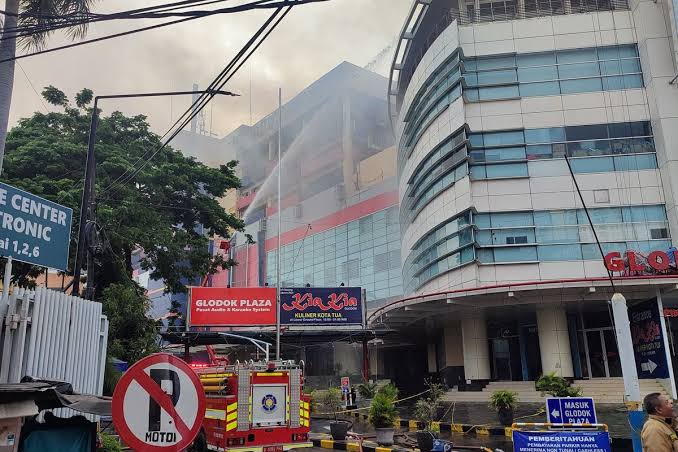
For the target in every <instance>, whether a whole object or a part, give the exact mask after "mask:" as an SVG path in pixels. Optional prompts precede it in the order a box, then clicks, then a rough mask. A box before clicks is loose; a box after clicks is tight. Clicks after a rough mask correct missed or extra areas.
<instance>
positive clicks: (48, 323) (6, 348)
mask: <svg viewBox="0 0 678 452" xmlns="http://www.w3.org/2000/svg"><path fill="white" fill-rule="evenodd" d="M8 301H9V306H8V305H7V303H6V302H3V301H0V320H2V324H1V325H0V344H1V347H0V353H1V354H0V383H16V382H18V381H19V380H21V378H22V377H23V376H25V375H29V376H31V377H35V378H43V379H51V380H59V381H65V382H68V383H71V384H72V385H73V390H75V391H76V392H79V393H83V394H95V395H101V392H102V388H103V383H104V369H105V365H106V347H107V343H108V319H107V318H106V316H105V315H103V314H102V312H101V303H97V302H94V301H90V300H85V299H83V298H78V297H74V296H70V295H67V294H65V293H63V292H57V291H54V290H49V289H44V288H40V289H37V290H35V291H31V290H26V289H17V288H15V289H14V290H13V292H12V294H11V295H10V296H9V300H8Z"/></svg>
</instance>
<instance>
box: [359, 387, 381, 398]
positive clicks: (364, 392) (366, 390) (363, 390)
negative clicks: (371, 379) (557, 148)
mask: <svg viewBox="0 0 678 452" xmlns="http://www.w3.org/2000/svg"><path fill="white" fill-rule="evenodd" d="M376 393H377V385H376V384H374V383H362V384H360V385H358V394H360V397H362V398H363V399H371V398H373V397H374V395H375V394H376Z"/></svg>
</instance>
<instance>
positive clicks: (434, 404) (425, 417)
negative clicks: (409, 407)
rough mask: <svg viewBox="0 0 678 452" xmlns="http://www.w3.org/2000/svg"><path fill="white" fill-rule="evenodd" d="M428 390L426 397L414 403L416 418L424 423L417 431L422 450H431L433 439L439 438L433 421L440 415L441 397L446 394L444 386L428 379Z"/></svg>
mask: <svg viewBox="0 0 678 452" xmlns="http://www.w3.org/2000/svg"><path fill="white" fill-rule="evenodd" d="M426 386H427V387H428V391H427V393H426V397H423V398H421V399H419V400H417V403H416V404H415V405H414V412H413V415H414V418H415V419H416V420H417V421H419V422H421V423H422V424H423V429H421V430H419V431H417V433H416V435H417V443H418V446H419V450H420V451H421V452H430V451H431V449H433V441H434V440H436V439H437V438H438V433H437V432H436V431H434V430H433V428H432V425H433V421H435V420H436V417H437V415H438V406H439V405H440V399H441V398H442V397H443V394H445V390H444V389H443V386H442V385H441V384H438V383H433V382H432V381H426Z"/></svg>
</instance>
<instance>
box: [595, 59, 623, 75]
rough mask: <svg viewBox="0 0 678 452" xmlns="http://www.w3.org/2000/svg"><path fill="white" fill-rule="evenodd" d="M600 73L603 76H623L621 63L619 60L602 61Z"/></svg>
mask: <svg viewBox="0 0 678 452" xmlns="http://www.w3.org/2000/svg"><path fill="white" fill-rule="evenodd" d="M600 73H601V74H602V75H621V73H622V65H621V62H620V61H619V60H612V61H602V62H601V63H600Z"/></svg>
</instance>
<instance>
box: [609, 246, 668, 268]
mask: <svg viewBox="0 0 678 452" xmlns="http://www.w3.org/2000/svg"><path fill="white" fill-rule="evenodd" d="M676 262H678V250H675V249H674V250H667V251H660V250H655V251H651V252H650V253H648V255H647V256H642V255H640V254H639V253H637V252H635V251H626V252H625V253H624V256H622V253H620V252H619V251H613V252H611V253H607V254H606V255H605V267H606V268H607V269H608V270H610V271H612V272H623V271H629V272H631V273H646V272H648V271H652V270H654V271H658V272H664V271H676V270H678V269H677V268H676ZM646 264H647V265H646Z"/></svg>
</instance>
